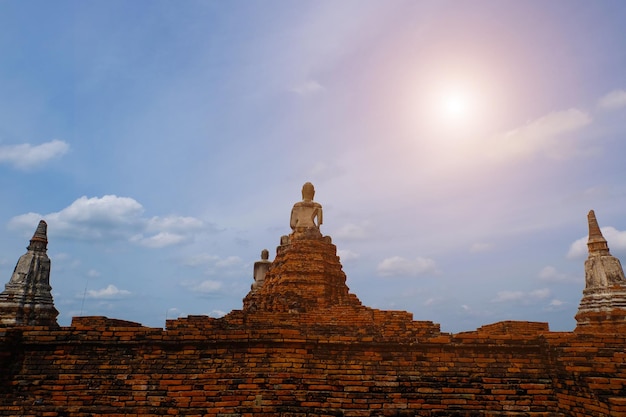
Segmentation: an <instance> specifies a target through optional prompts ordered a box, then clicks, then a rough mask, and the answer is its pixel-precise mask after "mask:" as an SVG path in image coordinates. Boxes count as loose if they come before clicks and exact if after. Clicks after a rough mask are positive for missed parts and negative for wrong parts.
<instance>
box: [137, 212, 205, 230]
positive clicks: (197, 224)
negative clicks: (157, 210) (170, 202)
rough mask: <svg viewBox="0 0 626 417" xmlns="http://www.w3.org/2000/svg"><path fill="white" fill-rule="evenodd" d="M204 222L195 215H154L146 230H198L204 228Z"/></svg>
mask: <svg viewBox="0 0 626 417" xmlns="http://www.w3.org/2000/svg"><path fill="white" fill-rule="evenodd" d="M203 226H204V224H203V223H202V221H201V220H199V219H196V218H195V217H183V216H167V217H158V216H155V217H152V218H151V219H150V220H148V224H147V226H146V230H148V231H151V232H152V231H167V232H186V231H189V230H198V229H200V228H202V227H203Z"/></svg>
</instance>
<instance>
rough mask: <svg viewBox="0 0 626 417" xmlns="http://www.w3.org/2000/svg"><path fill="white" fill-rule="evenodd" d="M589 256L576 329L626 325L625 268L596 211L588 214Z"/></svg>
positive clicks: (586, 262) (608, 327)
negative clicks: (601, 229)
mask: <svg viewBox="0 0 626 417" xmlns="http://www.w3.org/2000/svg"><path fill="white" fill-rule="evenodd" d="M587 221H588V223H589V240H588V241H587V247H588V248H589V256H588V257H587V260H586V261H585V289H584V290H583V298H582V300H581V301H580V305H579V307H578V313H577V314H576V321H577V322H578V326H577V329H583V328H595V329H596V330H597V329H610V328H614V327H615V326H622V327H626V279H625V277H624V269H623V268H622V265H621V263H620V261H619V259H617V258H616V257H614V256H612V255H611V253H610V251H609V245H608V244H607V241H606V239H605V238H604V236H602V232H601V231H600V226H599V225H598V220H597V219H596V214H595V213H594V211H593V210H591V211H589V214H588V215H587Z"/></svg>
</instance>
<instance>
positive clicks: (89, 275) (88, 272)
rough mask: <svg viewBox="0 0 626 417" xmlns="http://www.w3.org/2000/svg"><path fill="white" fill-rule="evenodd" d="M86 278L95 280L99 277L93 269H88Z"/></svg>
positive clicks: (98, 273)
mask: <svg viewBox="0 0 626 417" xmlns="http://www.w3.org/2000/svg"><path fill="white" fill-rule="evenodd" d="M87 276H88V277H89V278H97V277H99V276H100V272H98V271H96V270H95V269H90V270H89V271H87Z"/></svg>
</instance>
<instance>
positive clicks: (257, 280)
mask: <svg viewBox="0 0 626 417" xmlns="http://www.w3.org/2000/svg"><path fill="white" fill-rule="evenodd" d="M269 256H270V253H269V251H268V250H267V249H263V250H262V251H261V260H260V261H256V262H255V263H254V271H253V273H254V283H253V284H252V287H251V288H250V289H251V290H256V289H257V288H259V287H261V286H262V285H263V283H264V282H265V274H267V271H268V270H269V269H270V265H271V264H272V262H271V261H270V260H269V259H268V258H269Z"/></svg>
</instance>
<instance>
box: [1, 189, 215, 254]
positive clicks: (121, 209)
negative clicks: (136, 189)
mask: <svg viewBox="0 0 626 417" xmlns="http://www.w3.org/2000/svg"><path fill="white" fill-rule="evenodd" d="M143 212H144V208H143V206H142V205H141V204H139V203H138V202H137V201H136V200H134V199H133V198H130V197H118V196H116V195H105V196H103V197H92V198H87V197H86V196H83V197H80V198H79V199H77V200H75V201H74V202H73V203H72V204H70V205H69V206H68V207H66V208H64V209H62V210H61V211H58V212H54V213H49V214H39V213H27V214H22V215H19V216H16V217H13V218H12V219H11V220H10V222H9V226H10V227H11V228H13V229H19V230H24V231H25V232H26V233H29V232H32V230H34V228H35V226H36V225H37V223H38V222H39V220H40V219H45V220H46V222H47V223H48V233H50V234H51V235H56V236H61V237H65V238H68V239H78V240H87V241H89V240H103V239H124V240H128V241H131V242H135V243H137V244H140V245H142V246H146V247H150V248H161V247H164V246H171V245H175V244H179V243H182V242H186V241H189V240H192V239H193V237H194V236H195V235H196V234H198V233H200V232H202V231H206V230H207V226H206V225H205V224H204V223H203V222H202V221H201V220H199V219H196V218H193V217H181V216H166V217H152V218H150V219H147V218H144V217H143Z"/></svg>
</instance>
